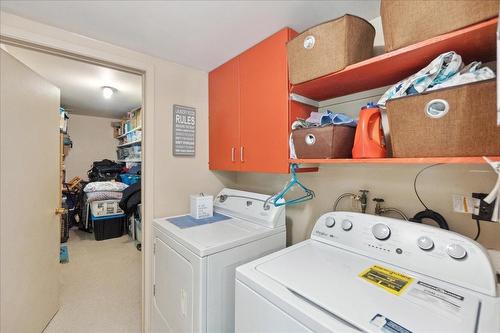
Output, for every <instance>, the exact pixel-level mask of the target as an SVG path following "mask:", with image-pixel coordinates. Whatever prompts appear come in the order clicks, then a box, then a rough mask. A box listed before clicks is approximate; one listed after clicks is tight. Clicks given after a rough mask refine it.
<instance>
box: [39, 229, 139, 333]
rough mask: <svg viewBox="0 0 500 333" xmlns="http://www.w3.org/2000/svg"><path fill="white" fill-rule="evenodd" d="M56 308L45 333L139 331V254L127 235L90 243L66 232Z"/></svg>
mask: <svg viewBox="0 0 500 333" xmlns="http://www.w3.org/2000/svg"><path fill="white" fill-rule="evenodd" d="M67 244H68V250H69V263H67V264H62V265H61V307H60V309H59V311H58V313H57V314H56V315H55V316H54V318H53V319H52V321H51V322H50V323H49V325H48V326H47V328H46V329H45V331H44V332H45V333H65V332H68V333H69V332H71V333H80V332H81V333H83V332H85V333H87V332H95V333H111V332H134V333H136V332H140V327H141V252H139V251H137V249H136V248H135V243H134V242H133V241H131V240H130V239H129V237H128V236H123V237H121V238H115V239H108V240H103V241H96V240H94V235H93V234H88V233H85V232H83V231H80V230H76V229H72V230H70V238H69V241H68V243H67Z"/></svg>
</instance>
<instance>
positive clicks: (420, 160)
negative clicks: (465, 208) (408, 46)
mask: <svg viewBox="0 0 500 333" xmlns="http://www.w3.org/2000/svg"><path fill="white" fill-rule="evenodd" d="M488 158H489V159H490V160H492V161H500V156H488ZM290 163H296V164H434V163H447V164H483V163H486V161H485V160H484V159H483V158H482V157H413V158H364V159H353V158H331V159H321V158H315V159H290Z"/></svg>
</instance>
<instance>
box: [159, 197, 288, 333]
mask: <svg viewBox="0 0 500 333" xmlns="http://www.w3.org/2000/svg"><path fill="white" fill-rule="evenodd" d="M268 198H269V196H268V195H264V194H257V193H251V192H243V191H238V190H232V189H223V190H222V191H221V192H220V193H219V195H218V196H217V197H216V198H215V199H214V212H215V214H222V215H225V216H226V217H229V218H228V219H225V220H222V221H218V222H213V223H207V224H202V225H189V223H187V224H186V223H184V224H183V225H180V224H179V223H177V224H176V223H173V222H176V221H177V220H178V219H176V217H168V218H160V219H155V220H154V224H153V226H154V228H153V229H154V230H153V238H154V260H153V265H154V268H153V269H154V275H153V279H154V286H153V294H154V295H153V311H152V324H151V327H152V332H175V333H182V332H189V333H190V332H217V333H222V332H234V283H235V269H236V267H237V266H240V265H242V264H244V263H247V262H249V261H252V260H254V259H256V258H259V257H262V256H264V255H267V254H270V253H272V252H275V251H278V250H280V249H283V248H284V247H285V242H286V234H285V209H284V207H274V205H273V204H272V203H268V202H267V199H268Z"/></svg>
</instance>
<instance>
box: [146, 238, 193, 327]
mask: <svg viewBox="0 0 500 333" xmlns="http://www.w3.org/2000/svg"><path fill="white" fill-rule="evenodd" d="M155 244H156V245H155V247H156V248H155V255H154V296H153V302H154V307H155V309H154V311H153V320H152V331H153V332H194V331H195V329H194V327H195V326H196V325H194V323H193V297H194V295H193V294H194V292H196V291H194V290H193V281H194V280H195V278H196V277H195V275H198V274H197V273H199V272H197V271H196V268H193V265H192V263H191V262H190V261H189V260H187V259H186V258H185V257H184V256H182V255H181V254H180V253H179V252H177V251H175V250H174V249H173V248H172V247H171V246H169V245H168V244H167V243H165V242H163V241H162V240H161V239H159V238H156V239H155ZM195 266H196V264H195ZM194 270H195V271H194Z"/></svg>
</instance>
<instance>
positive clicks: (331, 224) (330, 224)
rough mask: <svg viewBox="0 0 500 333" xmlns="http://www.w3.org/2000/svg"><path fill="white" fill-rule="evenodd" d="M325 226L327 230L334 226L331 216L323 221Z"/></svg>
mask: <svg viewBox="0 0 500 333" xmlns="http://www.w3.org/2000/svg"><path fill="white" fill-rule="evenodd" d="M325 225H326V227H327V228H331V227H333V226H334V225H335V219H334V218H333V217H331V216H329V217H327V218H326V220H325Z"/></svg>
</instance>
